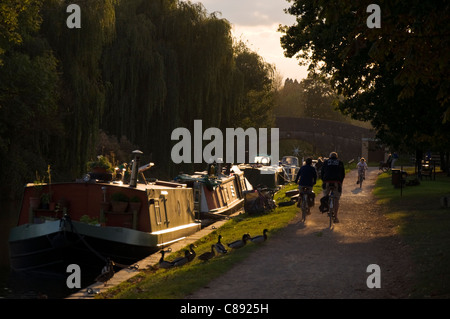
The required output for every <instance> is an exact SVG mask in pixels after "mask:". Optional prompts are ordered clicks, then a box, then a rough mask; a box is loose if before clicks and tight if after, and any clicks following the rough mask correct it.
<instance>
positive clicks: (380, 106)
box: [279, 0, 450, 152]
mask: <svg viewBox="0 0 450 319" xmlns="http://www.w3.org/2000/svg"><path fill="white" fill-rule="evenodd" d="M289 2H291V7H290V8H288V9H287V13H288V14H291V15H294V16H296V18H297V20H296V21H297V22H296V24H295V25H292V26H280V28H279V31H280V32H282V33H283V36H282V40H281V44H282V47H283V48H284V50H285V55H286V56H288V57H296V58H299V59H301V63H305V64H308V63H309V64H310V66H309V68H310V70H311V71H312V72H320V73H322V74H323V75H324V76H327V77H328V78H329V80H330V83H331V85H332V86H333V88H334V89H335V90H336V92H337V93H338V94H341V95H342V96H343V97H344V99H343V100H342V101H341V102H340V103H339V108H340V109H341V111H342V112H344V113H345V114H350V115H351V116H352V117H353V118H355V119H358V120H363V121H370V122H371V124H372V126H373V127H374V128H375V129H376V130H377V135H378V137H379V138H380V139H381V140H382V141H383V142H384V143H385V144H388V145H390V146H391V147H393V148H396V149H399V148H403V149H406V150H414V149H422V150H428V149H433V150H435V151H442V150H444V151H447V152H448V150H449V145H450V139H449V136H450V121H449V113H450V111H449V110H450V109H449V105H450V104H449V102H450V101H449V94H448V93H449V91H450V90H449V88H450V87H449V85H450V84H449V78H448V74H449V71H450V65H449V61H450V51H449V42H450V25H449V23H448V19H449V16H450V4H449V3H448V2H445V1H444V2H431V1H419V0H413V1H401V0H394V1H378V2H377V4H378V5H379V6H380V8H381V28H369V27H368V25H367V18H368V17H369V15H370V13H367V7H368V6H369V4H370V3H371V1H357V2H355V1H351V0H343V1H331V2H330V1H322V0H294V1H289Z"/></svg>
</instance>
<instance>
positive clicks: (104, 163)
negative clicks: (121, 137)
mask: <svg viewBox="0 0 450 319" xmlns="http://www.w3.org/2000/svg"><path fill="white" fill-rule="evenodd" d="M87 168H88V171H89V174H90V175H91V178H92V179H99V180H104V181H110V180H111V179H112V172H113V165H112V164H111V162H110V161H109V159H108V158H107V157H106V156H103V155H99V156H97V160H95V161H90V162H88V163H87Z"/></svg>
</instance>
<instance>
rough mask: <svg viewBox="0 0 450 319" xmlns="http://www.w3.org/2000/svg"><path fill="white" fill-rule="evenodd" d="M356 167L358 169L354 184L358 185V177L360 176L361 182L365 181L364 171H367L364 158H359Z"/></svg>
mask: <svg viewBox="0 0 450 319" xmlns="http://www.w3.org/2000/svg"><path fill="white" fill-rule="evenodd" d="M356 167H357V168H358V180H357V181H356V184H359V176H360V175H362V177H363V180H365V179H366V171H367V170H368V169H369V167H368V166H367V163H366V160H365V158H364V157H361V159H360V160H359V162H358V164H357V165H356Z"/></svg>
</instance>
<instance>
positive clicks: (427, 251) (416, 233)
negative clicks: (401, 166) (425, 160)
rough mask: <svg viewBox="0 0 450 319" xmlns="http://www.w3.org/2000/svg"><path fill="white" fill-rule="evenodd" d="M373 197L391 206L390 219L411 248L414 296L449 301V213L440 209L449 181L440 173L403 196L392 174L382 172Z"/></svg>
mask: <svg viewBox="0 0 450 319" xmlns="http://www.w3.org/2000/svg"><path fill="white" fill-rule="evenodd" d="M406 171H407V172H408V173H409V174H410V175H412V174H413V173H414V172H413V170H409V171H408V169H407V170H406ZM374 194H375V196H376V197H377V199H378V203H379V204H383V205H387V206H388V207H389V209H388V213H387V217H388V218H390V219H392V220H394V221H395V222H396V223H397V224H398V225H399V233H400V235H401V236H402V237H403V238H404V239H405V241H406V243H407V244H408V245H409V246H410V247H411V248H412V254H413V256H412V258H413V261H414V263H415V265H416V275H417V278H416V285H415V287H414V290H413V292H412V294H411V297H412V298H450V248H449V247H450V210H449V209H448V208H447V209H444V208H441V207H440V198H441V197H442V196H443V195H446V194H447V195H448V194H450V178H449V177H447V176H444V174H437V175H436V180H433V181H430V180H423V181H421V183H420V185H418V186H408V187H405V188H403V189H402V194H400V189H398V188H394V187H393V186H392V184H391V175H390V174H388V173H383V174H381V175H380V177H379V178H378V180H377V182H376V187H375V189H374Z"/></svg>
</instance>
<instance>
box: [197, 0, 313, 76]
mask: <svg viewBox="0 0 450 319" xmlns="http://www.w3.org/2000/svg"><path fill="white" fill-rule="evenodd" d="M191 2H193V3H196V2H201V3H202V4H203V5H204V7H205V8H206V10H207V11H208V12H209V13H212V12H215V11H218V12H221V17H222V18H224V19H227V20H228V21H229V22H230V23H231V24H232V25H233V35H234V36H235V37H236V38H238V39H242V40H244V41H247V42H248V46H249V47H250V49H251V50H253V51H255V52H257V53H258V54H259V55H260V56H262V57H263V58H264V59H265V61H266V62H268V63H271V64H275V65H276V68H277V70H278V72H279V73H280V74H281V75H282V76H283V79H286V78H291V79H297V80H299V81H300V80H301V79H303V78H305V77H306V76H307V71H306V67H304V66H299V65H298V61H297V59H295V58H286V57H284V54H283V49H282V48H281V44H280V37H281V36H282V34H281V33H280V32H277V29H278V25H280V24H282V25H293V24H294V23H295V17H294V16H291V15H289V14H286V13H284V11H283V9H286V8H288V7H289V3H288V2H287V1H286V0H200V1H197V0H191ZM219 17H220V16H219Z"/></svg>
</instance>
